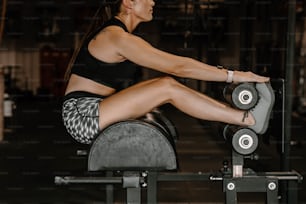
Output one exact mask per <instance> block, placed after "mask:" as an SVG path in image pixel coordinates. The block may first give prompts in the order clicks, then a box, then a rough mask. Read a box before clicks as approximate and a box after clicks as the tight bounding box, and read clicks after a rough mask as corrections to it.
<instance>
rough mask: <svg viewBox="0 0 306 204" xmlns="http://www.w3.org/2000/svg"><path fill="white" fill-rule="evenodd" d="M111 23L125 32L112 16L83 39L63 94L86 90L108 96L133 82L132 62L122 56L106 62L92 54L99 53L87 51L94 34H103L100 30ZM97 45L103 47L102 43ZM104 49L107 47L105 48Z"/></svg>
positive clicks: (133, 67)
mask: <svg viewBox="0 0 306 204" xmlns="http://www.w3.org/2000/svg"><path fill="white" fill-rule="evenodd" d="M112 25H115V26H119V27H121V28H123V29H124V30H125V31H126V32H127V29H126V27H125V25H124V24H123V23H122V22H121V21H119V20H118V19H115V18H113V19H111V20H110V21H108V22H107V23H106V24H105V25H104V26H102V27H100V28H99V29H97V30H96V31H95V32H94V33H93V34H92V35H90V36H89V38H88V39H87V40H85V42H84V44H83V46H82V47H81V49H80V52H79V54H78V56H77V58H76V61H75V63H74V65H73V66H72V69H71V76H70V79H69V82H68V85H67V88H66V91H65V95H66V94H68V93H70V92H73V91H87V92H90V93H95V94H99V95H102V96H108V95H111V94H113V93H114V92H115V91H117V90H120V89H123V88H125V87H126V86H129V85H132V84H134V83H135V82H134V81H135V77H136V73H137V67H136V65H135V64H134V63H132V62H130V61H127V60H125V61H122V58H121V59H119V58H118V62H114V63H106V62H104V61H102V60H100V59H98V58H96V57H94V56H93V55H95V56H96V55H97V54H99V55H100V56H101V53H96V54H95V53H91V52H92V51H89V44H90V43H91V42H92V40H93V39H94V38H95V36H96V35H97V34H99V35H103V32H102V33H100V32H101V31H102V30H103V29H104V28H106V27H108V26H112ZM99 46H102V48H103V45H99ZM105 50H109V49H108V48H105ZM107 54H108V53H107ZM105 55H106V54H105ZM102 56H103V53H102Z"/></svg>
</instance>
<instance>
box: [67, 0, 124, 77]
mask: <svg viewBox="0 0 306 204" xmlns="http://www.w3.org/2000/svg"><path fill="white" fill-rule="evenodd" d="M108 1H109V0H104V1H103V2H102V3H101V5H100V6H99V8H98V9H97V11H96V13H95V14H94V16H93V18H92V20H93V21H92V23H91V24H90V26H89V27H88V29H87V32H86V33H85V34H84V36H83V37H82V40H81V42H80V43H79V46H78V47H77V48H76V49H75V50H74V52H73V54H72V57H71V59H70V61H69V64H68V67H67V70H66V73H65V76H64V80H65V81H68V80H69V77H70V75H71V69H72V67H73V65H74V63H75V60H76V58H77V56H78V54H79V52H80V49H81V47H82V45H83V43H84V41H85V40H86V39H88V37H89V36H91V34H92V33H93V32H95V30H96V29H97V28H98V27H100V26H101V25H103V24H104V23H105V22H106V21H108V20H109V19H111V18H112V17H113V16H114V15H117V14H118V13H119V11H120V5H121V2H122V0H115V1H113V2H108Z"/></svg>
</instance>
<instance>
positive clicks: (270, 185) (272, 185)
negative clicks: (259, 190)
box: [268, 182, 276, 191]
mask: <svg viewBox="0 0 306 204" xmlns="http://www.w3.org/2000/svg"><path fill="white" fill-rule="evenodd" d="M268 188H269V190H271V191H274V190H275V189H276V183H274V182H270V183H269V184H268Z"/></svg>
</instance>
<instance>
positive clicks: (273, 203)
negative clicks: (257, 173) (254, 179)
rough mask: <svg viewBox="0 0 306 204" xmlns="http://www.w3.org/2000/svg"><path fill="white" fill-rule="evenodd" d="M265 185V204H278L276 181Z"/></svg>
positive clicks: (270, 181)
mask: <svg viewBox="0 0 306 204" xmlns="http://www.w3.org/2000/svg"><path fill="white" fill-rule="evenodd" d="M267 185H268V186H267V204H278V203H279V200H278V181H277V180H276V179H275V180H269V181H268V184H267Z"/></svg>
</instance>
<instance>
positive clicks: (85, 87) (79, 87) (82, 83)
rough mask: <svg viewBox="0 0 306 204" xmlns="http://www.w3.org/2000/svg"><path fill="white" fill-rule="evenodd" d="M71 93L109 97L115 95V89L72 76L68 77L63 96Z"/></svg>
mask: <svg viewBox="0 0 306 204" xmlns="http://www.w3.org/2000/svg"><path fill="white" fill-rule="evenodd" d="M73 91H86V92H90V93H94V94H98V95H101V96H109V95H111V94H113V93H115V92H116V89H114V88H111V87H108V86H105V85H103V84H99V83H97V82H94V81H92V80H90V79H86V78H84V77H81V76H78V75H76V74H72V75H71V76H70V79H69V82H68V85H67V88H66V91H65V95H67V94H68V93H71V92H73Z"/></svg>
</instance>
